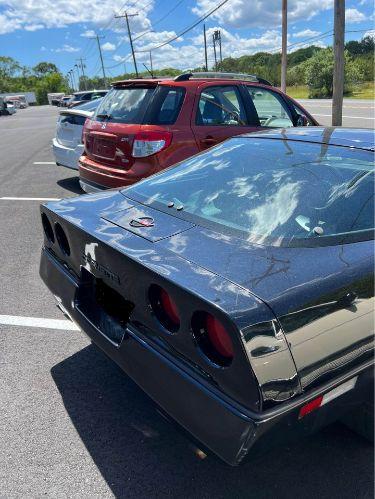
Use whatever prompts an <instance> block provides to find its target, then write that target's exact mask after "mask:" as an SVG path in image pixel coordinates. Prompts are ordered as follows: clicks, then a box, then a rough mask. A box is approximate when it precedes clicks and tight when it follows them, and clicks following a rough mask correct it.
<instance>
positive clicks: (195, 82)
mask: <svg viewBox="0 0 375 499" xmlns="http://www.w3.org/2000/svg"><path fill="white" fill-rule="evenodd" d="M238 82H241V83H246V84H248V85H254V86H257V87H261V88H272V89H273V90H277V91H278V89H277V87H273V86H269V85H265V84H263V83H260V82H256V81H251V80H247V79H243V80H242V79H240V78H238V79H234V78H208V77H207V78H203V77H202V78H193V79H191V80H181V81H176V80H175V79H174V78H173V77H165V78H134V79H131V80H119V81H115V82H113V83H111V85H112V86H113V87H114V88H121V87H126V86H128V85H129V86H130V85H139V86H141V85H150V86H155V87H156V86H157V85H171V86H176V87H184V88H187V87H191V88H195V87H198V86H199V85H201V84H202V83H212V84H213V85H220V84H221V83H229V84H232V85H235V84H236V83H238Z"/></svg>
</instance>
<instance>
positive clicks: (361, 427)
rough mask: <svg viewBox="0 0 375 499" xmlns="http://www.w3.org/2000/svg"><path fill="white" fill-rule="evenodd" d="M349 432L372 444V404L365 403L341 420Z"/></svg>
mask: <svg viewBox="0 0 375 499" xmlns="http://www.w3.org/2000/svg"><path fill="white" fill-rule="evenodd" d="M341 421H342V422H343V423H344V424H345V425H346V426H348V427H349V428H350V429H351V430H353V431H355V432H356V433H358V434H359V435H361V436H362V437H364V438H366V440H369V441H370V442H372V443H374V404H373V403H371V402H365V403H364V404H363V405H362V406H359V407H358V408H357V409H356V410H355V411H353V412H350V413H348V414H346V415H345V416H344V417H343V419H342V420H341Z"/></svg>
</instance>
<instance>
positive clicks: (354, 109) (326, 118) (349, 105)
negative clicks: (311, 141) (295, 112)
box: [298, 99, 375, 128]
mask: <svg viewBox="0 0 375 499" xmlns="http://www.w3.org/2000/svg"><path fill="white" fill-rule="evenodd" d="M298 102H300V103H301V104H302V105H303V106H304V107H305V108H306V109H307V111H309V112H310V113H311V114H312V115H313V116H314V117H315V118H316V119H317V121H318V122H319V123H320V124H321V125H331V123H332V120H331V112H332V101H331V100H330V99H314V100H310V99H298ZM342 115H343V120H342V124H343V126H348V127H363V128H374V127H375V126H374V125H375V108H374V102H373V101H369V100H360V99H344V106H343V113H342Z"/></svg>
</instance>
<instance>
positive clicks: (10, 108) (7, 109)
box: [1, 101, 17, 116]
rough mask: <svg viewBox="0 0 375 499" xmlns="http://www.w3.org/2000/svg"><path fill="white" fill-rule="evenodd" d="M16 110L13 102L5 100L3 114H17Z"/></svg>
mask: <svg viewBox="0 0 375 499" xmlns="http://www.w3.org/2000/svg"><path fill="white" fill-rule="evenodd" d="M16 112H17V109H16V107H15V106H14V105H13V104H12V103H11V102H8V101H3V104H2V110H1V114H3V115H4V116H9V115H11V114H15V113H16Z"/></svg>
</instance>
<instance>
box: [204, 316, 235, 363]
mask: <svg viewBox="0 0 375 499" xmlns="http://www.w3.org/2000/svg"><path fill="white" fill-rule="evenodd" d="M206 329H207V334H208V337H209V339H210V342H211V344H212V346H213V347H214V348H215V350H216V351H217V352H218V353H219V354H220V355H222V356H223V357H225V358H226V359H233V344H232V340H231V338H230V336H229V334H228V333H227V332H226V330H225V328H224V326H223V325H222V324H221V322H219V321H218V320H217V319H215V317H214V316H213V315H209V314H207V317H206Z"/></svg>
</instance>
